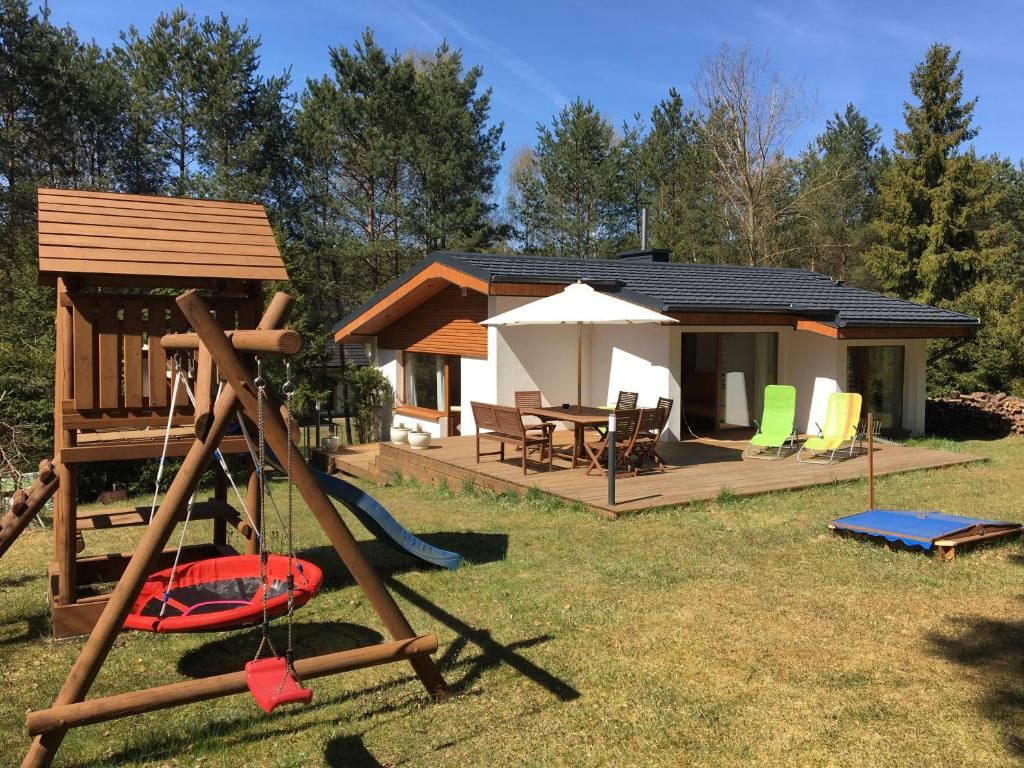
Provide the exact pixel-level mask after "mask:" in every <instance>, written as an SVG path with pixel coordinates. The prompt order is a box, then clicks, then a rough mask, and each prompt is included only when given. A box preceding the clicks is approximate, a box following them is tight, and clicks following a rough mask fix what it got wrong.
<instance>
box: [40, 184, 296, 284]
mask: <svg viewBox="0 0 1024 768" xmlns="http://www.w3.org/2000/svg"><path fill="white" fill-rule="evenodd" d="M38 214H39V219H38V221H39V274H40V277H41V278H42V279H52V278H53V277H55V276H57V275H75V274H80V275H125V276H145V277H155V278H186V279H187V278H218V279H233V280H287V279H288V272H287V270H286V269H285V266H284V261H282V259H281V254H280V252H279V251H278V248H277V242H276V241H275V239H274V233H273V231H272V230H271V228H270V222H269V221H268V220H267V214H266V211H264V209H263V206H261V205H255V204H250V203H233V202H224V201H219V200H193V199H186V198H173V197H156V196H149V195H122V194H115V193H110V192H85V191H78V190H64V189H40V190H39V192H38Z"/></svg>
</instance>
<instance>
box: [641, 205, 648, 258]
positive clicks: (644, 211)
mask: <svg viewBox="0 0 1024 768" xmlns="http://www.w3.org/2000/svg"><path fill="white" fill-rule="evenodd" d="M640 250H641V251H646V250H647V209H646V208H641V209H640Z"/></svg>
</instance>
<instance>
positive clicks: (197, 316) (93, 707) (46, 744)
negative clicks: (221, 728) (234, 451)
mask: <svg viewBox="0 0 1024 768" xmlns="http://www.w3.org/2000/svg"><path fill="white" fill-rule="evenodd" d="M176 303H177V305H178V307H179V308H180V309H181V312H182V313H183V315H184V317H186V318H187V320H188V322H189V324H190V325H191V326H192V328H193V329H194V331H195V333H196V334H197V336H198V340H199V342H200V344H201V346H202V347H205V349H206V350H207V352H208V353H209V355H210V357H211V359H212V361H213V362H214V363H215V364H216V366H217V368H218V370H219V372H220V375H221V376H222V377H223V378H224V380H225V381H226V383H227V386H225V387H224V388H223V389H222V390H221V392H220V394H219V396H218V397H217V398H216V401H215V403H214V404H213V407H212V410H211V416H210V420H209V424H208V428H207V429H206V430H205V434H203V435H201V436H200V435H196V436H195V437H194V438H193V440H192V442H191V444H190V446H189V448H188V451H187V453H186V454H185V458H184V461H183V463H182V466H181V468H180V469H179V470H178V472H177V473H176V474H175V476H174V479H173V480H172V482H171V484H170V487H169V488H168V490H167V493H166V495H165V496H164V498H163V501H162V502H161V503H160V507H159V509H158V510H157V512H156V516H155V517H154V519H153V521H152V523H151V524H150V525H149V526H148V527H147V528H146V531H145V534H144V535H143V537H142V540H141V541H140V542H139V545H138V547H137V548H136V549H135V551H134V552H133V553H132V555H131V557H130V558H129V559H128V562H127V563H126V564H125V568H124V572H123V574H122V575H121V577H120V579H119V581H118V582H117V586H116V587H115V589H114V591H113V593H112V594H111V595H110V598H109V600H107V601H106V602H105V603H104V605H103V608H102V611H101V613H100V615H99V617H98V619H97V621H96V624H95V626H94V627H93V629H92V632H91V633H90V635H89V638H88V640H87V641H86V643H85V645H84V647H83V648H82V651H81V653H80V654H79V656H78V659H77V660H76V662H75V664H74V666H73V667H72V669H71V671H70V673H69V674H68V677H67V679H66V680H65V682H64V686H63V687H62V688H61V690H60V693H59V694H58V695H57V697H56V699H55V701H54V704H53V706H52V707H51V708H50V709H48V710H43V711H40V712H34V713H29V715H28V717H27V719H26V722H27V726H28V728H29V731H30V733H32V734H36V735H35V739H34V740H33V742H32V745H31V747H30V749H29V751H28V754H27V755H26V756H25V759H24V761H23V762H22V766H23V768H39V766H46V765H49V764H50V762H51V761H52V760H53V757H54V755H55V754H56V752H57V750H58V749H59V748H60V745H61V742H62V741H63V739H64V736H65V734H66V733H67V730H68V729H69V728H72V727H77V726H81V725H87V724H90V723H98V722H104V721H107V720H111V719H114V718H117V717H125V716H130V715H133V714H139V713H142V712H149V711H154V710H157V709H164V708H167V707H173V706H179V705H182V704H187V703H191V702H196V701H204V700H207V699H212V698H217V697H220V696H227V695H232V694H235V693H239V692H241V691H243V690H244V689H245V678H244V673H233V674H227V675H218V676H215V677H211V678H207V679H205V680H196V681H190V682H185V683H176V684H172V685H168V686H161V687H158V688H150V689H146V690H142V691H133V692H129V693H124V694H117V695H114V696H107V697H104V698H100V699H94V700H89V701H86V699H85V697H86V695H87V694H88V692H89V689H90V687H91V686H92V683H93V681H94V680H95V679H96V675H97V674H98V673H99V670H100V668H101V667H102V666H103V663H104V662H105V660H106V658H107V655H108V654H109V652H110V649H111V647H112V646H113V644H114V640H115V639H116V638H117V635H118V633H119V632H120V631H121V628H122V626H123V624H124V620H125V617H126V616H127V615H128V612H129V610H130V608H131V606H132V604H133V603H134V601H135V599H136V597H137V596H138V594H139V592H140V591H141V589H142V586H143V584H144V582H145V580H146V577H147V575H148V574H149V573H151V572H152V570H153V569H154V566H155V565H156V563H157V561H158V558H159V556H160V554H161V552H162V551H163V550H164V547H165V546H166V545H167V542H168V539H169V537H170V535H171V533H172V531H173V529H174V526H175V525H176V523H177V522H178V520H179V518H180V516H181V515H182V512H183V510H184V508H185V505H186V504H187V503H188V500H189V498H190V497H191V496H192V495H193V494H194V493H195V490H196V488H197V487H198V485H199V482H200V479H201V477H202V475H203V472H204V471H205V469H206V467H207V466H208V465H209V463H210V460H211V458H212V457H213V454H214V451H215V450H216V449H217V448H218V446H219V445H220V444H221V443H222V441H223V439H224V436H225V434H226V432H227V430H228V428H229V427H230V426H231V424H232V423H234V421H236V420H237V418H238V417H239V412H240V411H241V412H242V413H244V415H245V416H246V417H248V418H249V419H250V420H254V421H255V420H256V419H257V418H258V404H257V391H256V387H255V385H254V383H253V378H252V374H251V372H250V367H249V366H248V365H246V364H245V363H244V362H243V361H242V359H241V358H240V357H239V352H238V350H237V349H236V348H235V347H234V346H233V345H232V341H231V339H229V338H228V336H227V335H226V334H225V332H224V329H223V328H222V326H221V325H220V323H219V322H218V320H217V318H215V317H214V315H213V314H212V313H211V310H210V307H209V305H208V304H207V302H205V301H204V300H203V299H202V298H201V297H200V295H199V294H198V293H197V292H196V291H194V290H193V291H188V292H186V293H184V294H182V295H181V296H179V297H178V299H177V302H176ZM291 305H292V300H291V298H290V297H289V296H287V295H286V294H283V293H279V294H277V295H276V296H275V297H274V298H273V300H272V301H271V302H270V305H269V306H268V308H267V311H266V313H265V314H264V315H263V319H262V320H261V321H260V323H259V325H258V328H259V330H261V331H270V330H274V329H277V328H279V327H280V325H282V324H283V322H284V320H285V318H286V317H287V314H288V311H289V309H290V307H291ZM269 404H270V405H271V407H269V408H264V413H263V420H264V421H263V423H264V435H265V439H266V441H267V444H268V445H269V447H270V449H271V450H272V451H274V453H275V454H276V455H277V456H279V457H282V460H285V459H286V458H287V457H288V452H289V451H290V452H291V456H290V463H291V466H292V470H293V480H294V483H295V487H296V488H297V489H298V491H299V493H300V494H301V495H302V497H303V499H304V501H305V502H306V505H307V507H308V508H309V510H310V512H311V513H312V515H313V517H314V518H315V519H316V521H317V523H318V524H319V526H320V528H321V530H322V531H323V532H324V534H325V535H326V536H327V538H328V539H329V540H330V542H331V544H332V545H333V546H334V549H335V550H336V551H337V553H338V555H339V556H340V558H341V560H342V562H343V563H344V564H345V566H346V567H347V568H348V570H349V572H350V573H351V574H352V576H353V578H354V579H355V582H356V584H357V585H358V587H359V588H360V589H361V590H362V591H363V593H364V594H365V595H366V597H367V599H368V600H369V602H370V605H371V606H372V607H373V609H374V611H375V612H376V613H377V615H378V617H379V618H380V619H381V621H382V623H383V624H384V626H385V627H386V629H387V630H388V632H389V633H390V634H391V636H392V638H393V642H390V643H383V644H381V645H379V646H376V647H370V648H364V649H357V650H354V651H344V652H340V653H333V654H326V655H321V656H316V657H312V658H308V659H302V660H298V661H297V662H296V665H295V667H296V670H297V672H298V673H299V674H300V675H302V676H304V677H309V678H312V677H317V676H319V675H326V674H334V673H337V672H342V671H346V670H349V669H358V668H361V667H365V666H371V665H374V664H381V663H387V662H392V661H403V660H407V661H409V662H410V664H411V665H412V668H413V670H414V671H415V673H416V675H417V676H418V677H419V679H420V681H421V682H422V683H423V685H424V687H425V688H426V689H427V691H429V692H430V693H431V694H433V695H438V696H439V695H444V694H446V692H447V688H446V685H445V682H444V679H443V677H442V676H441V673H440V671H439V670H438V668H437V666H436V665H435V664H434V661H433V660H432V659H431V658H430V656H429V654H430V653H432V652H433V651H434V650H436V648H437V639H436V638H435V637H433V636H432V635H427V636H417V635H416V634H415V633H414V632H413V630H412V627H411V626H410V624H409V622H408V620H407V619H406V617H405V615H404V614H403V613H402V611H401V609H400V608H399V607H398V604H397V603H396V602H395V600H394V598H393V597H392V595H391V593H390V592H388V590H387V588H386V587H385V586H384V583H383V581H382V580H381V578H380V576H379V575H378V574H377V572H376V571H375V570H374V569H373V567H372V566H371V565H370V563H369V561H367V560H366V558H365V557H364V555H363V554H362V551H361V550H360V549H359V547H358V545H357V543H356V540H355V538H354V537H353V536H352V533H351V531H350V530H349V529H348V527H347V526H346V525H345V522H344V521H343V520H342V518H341V516H340V515H339V514H338V512H337V510H336V509H335V508H334V506H333V504H332V503H331V501H330V500H329V499H328V498H327V496H325V495H324V492H323V490H322V489H321V487H320V485H319V484H318V483H317V481H316V479H315V477H314V476H313V474H312V473H311V472H310V469H309V467H308V466H307V465H306V463H305V461H304V460H303V458H302V455H301V453H300V451H299V449H298V447H297V446H295V445H294V444H293V443H292V442H290V441H289V439H288V428H287V425H286V424H285V422H284V419H283V418H282V416H281V413H280V409H279V405H278V404H277V403H275V402H274V401H273V399H270V401H269Z"/></svg>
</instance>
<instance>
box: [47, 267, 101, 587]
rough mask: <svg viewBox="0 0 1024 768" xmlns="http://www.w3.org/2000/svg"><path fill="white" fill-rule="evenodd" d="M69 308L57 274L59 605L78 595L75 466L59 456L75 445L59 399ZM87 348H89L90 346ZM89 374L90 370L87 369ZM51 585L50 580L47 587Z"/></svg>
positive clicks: (67, 386)
mask: <svg viewBox="0 0 1024 768" xmlns="http://www.w3.org/2000/svg"><path fill="white" fill-rule="evenodd" d="M72 312H73V309H72V307H71V301H70V297H69V296H68V285H67V283H66V282H65V280H64V278H61V277H58V278H57V341H58V346H57V360H56V362H57V372H56V379H55V387H54V394H55V398H54V399H55V400H56V402H55V403H54V408H53V414H54V420H55V424H54V438H55V439H54V443H55V444H54V455H55V456H56V459H57V461H59V462H60V464H59V466H58V468H57V483H58V487H57V496H56V498H55V499H54V506H53V551H54V560H55V561H56V566H57V569H56V570H57V584H56V587H57V589H56V593H55V594H54V595H53V597H54V598H55V599H56V601H57V603H58V604H59V605H71V604H73V603H74V602H75V601H76V600H77V599H78V580H77V578H76V576H75V566H76V562H77V557H76V549H77V542H76V540H75V537H76V534H77V533H78V530H77V529H78V522H77V511H76V503H77V497H78V468H77V467H76V466H74V465H70V464H68V463H66V462H64V461H63V460H61V451H62V450H63V449H64V448H71V447H73V446H74V445H75V442H76V434H75V432H74V431H72V430H68V429H65V428H64V424H63V418H64V410H63V402H64V401H65V400H70V399H71V398H72V397H73V396H74V375H73V372H74V370H75V367H74V362H75V350H74V348H73V346H72V336H73V328H72V321H73V320H72ZM90 352H91V349H90ZM89 375H90V376H91V375H92V374H91V372H89ZM52 587H53V585H52V584H51V589H52Z"/></svg>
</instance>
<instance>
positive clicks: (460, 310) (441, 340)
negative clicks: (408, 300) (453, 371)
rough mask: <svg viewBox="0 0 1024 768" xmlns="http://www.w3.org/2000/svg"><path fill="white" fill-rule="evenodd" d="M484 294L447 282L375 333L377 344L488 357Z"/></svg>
mask: <svg viewBox="0 0 1024 768" xmlns="http://www.w3.org/2000/svg"><path fill="white" fill-rule="evenodd" d="M485 319H487V296H486V295H484V294H482V293H478V292H477V291H470V290H468V289H463V288H460V287H459V286H456V285H449V286H448V287H447V288H445V289H444V290H443V291H440V292H439V293H437V294H435V295H434V296H432V297H431V298H429V299H427V300H426V301H424V302H423V303H422V304H420V305H419V306H417V307H416V309H415V311H413V312H408V313H407V314H405V315H404V316H402V317H400V318H398V319H397V320H395V321H394V322H393V323H391V324H390V325H388V326H387V327H386V328H382V329H381V330H380V331H379V332H378V333H377V346H378V347H381V348H382V349H397V350H402V351H403V352H426V353H430V354H435V355H459V356H462V357H487V328H485V327H484V326H482V325H480V322H481V321H482V320H485Z"/></svg>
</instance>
